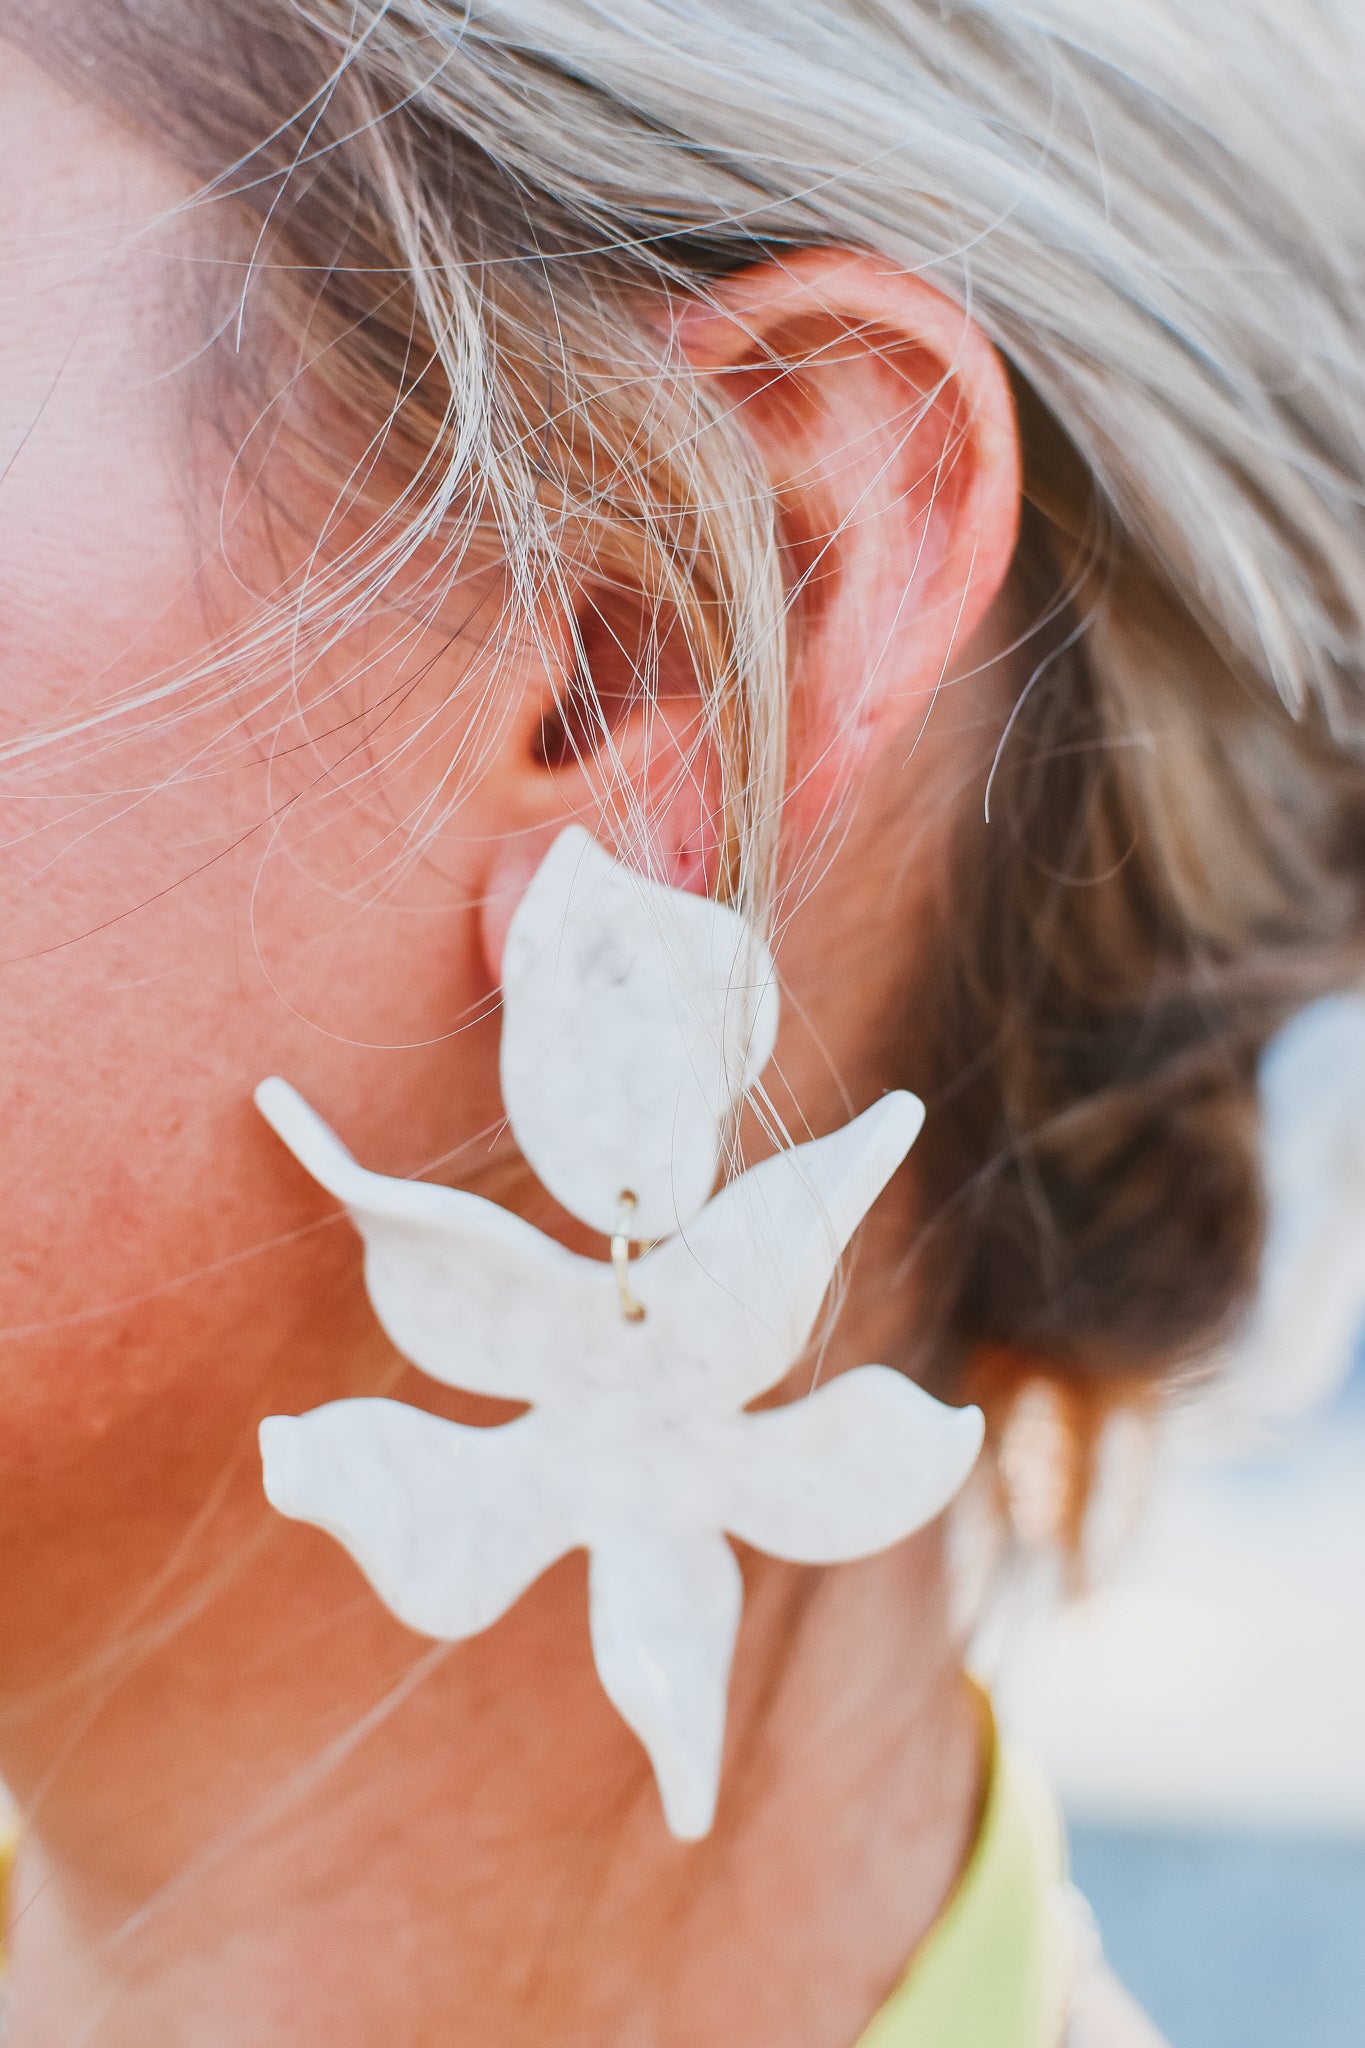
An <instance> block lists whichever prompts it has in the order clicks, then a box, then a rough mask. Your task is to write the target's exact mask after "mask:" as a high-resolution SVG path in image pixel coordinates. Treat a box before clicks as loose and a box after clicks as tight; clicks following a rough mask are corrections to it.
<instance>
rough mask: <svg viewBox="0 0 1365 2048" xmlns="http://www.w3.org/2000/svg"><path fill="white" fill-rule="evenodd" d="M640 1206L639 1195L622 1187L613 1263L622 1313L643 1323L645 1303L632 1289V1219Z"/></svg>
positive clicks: (613, 1233)
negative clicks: (638, 1298)
mask: <svg viewBox="0 0 1365 2048" xmlns="http://www.w3.org/2000/svg"><path fill="white" fill-rule="evenodd" d="M639 1206H640V1203H639V1198H638V1196H636V1195H635V1194H633V1193H632V1192H631V1190H630V1189H629V1188H622V1190H621V1199H620V1203H619V1205H618V1207H617V1210H616V1228H615V1230H613V1232H612V1234H611V1264H612V1270H613V1272H614V1273H615V1275H616V1292H617V1293H618V1294H619V1295H620V1297H621V1313H622V1315H623V1316H624V1317H625V1319H626V1321H627V1322H628V1323H642V1322H643V1321H644V1319H645V1314H646V1310H645V1305H644V1303H643V1302H642V1301H637V1300H636V1298H635V1296H634V1295H633V1294H632V1293H631V1291H630V1219H631V1217H632V1216H633V1215H634V1214H635V1211H636V1210H637V1209H638V1208H639Z"/></svg>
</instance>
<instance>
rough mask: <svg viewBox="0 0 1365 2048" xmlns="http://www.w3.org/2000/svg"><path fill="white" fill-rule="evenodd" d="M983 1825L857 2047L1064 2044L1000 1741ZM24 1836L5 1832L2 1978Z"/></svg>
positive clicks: (1050, 1912)
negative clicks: (12, 1883)
mask: <svg viewBox="0 0 1365 2048" xmlns="http://www.w3.org/2000/svg"><path fill="white" fill-rule="evenodd" d="M991 1736H992V1741H993V1743H994V1750H993V1757H992V1762H991V1766H990V1782H989V1784H988V1786H987V1790H986V1799H985V1806H984V1810H983V1813H982V1818H981V1829H980V1832H979V1834H978V1836H977V1842H976V1847H975V1849H974V1850H973V1851H972V1856H971V1861H970V1862H969V1863H968V1865H967V1868H966V1869H965V1870H964V1871H963V1873H962V1876H961V1878H960V1879H959V1880H958V1884H957V1888H956V1890H955V1891H954V1893H953V1895H952V1897H951V1898H950V1899H949V1901H948V1904H947V1905H946V1906H945V1908H944V1910H943V1912H942V1913H941V1914H940V1916H939V1919H938V1922H937V1925H936V1926H935V1927H934V1928H933V1929H932V1931H931V1932H930V1934H929V1936H928V1938H927V1939H926V1940H925V1942H924V1943H923V1945H922V1947H921V1948H920V1951H919V1953H918V1954H917V1955H916V1956H915V1958H914V1959H913V1961H912V1962H911V1964H910V1967H909V1969H908V1970H907V1971H906V1974H905V1976H904V1978H903V1979H902V1981H901V1983H900V1985H899V1987H898V1988H897V1990H896V1991H895V1992H893V1993H892V1996H891V1999H890V2002H889V2003H888V2004H887V2005H886V2006H884V2007H883V2009H882V2011H881V2012H880V2013H879V2014H878V2016H877V2018H876V2019H875V2020H873V2022H872V2025H871V2026H870V2027H869V2028H868V2029H867V2031H866V2033H865V2034H864V2035H863V2037H862V2039H861V2041H860V2042H859V2043H858V2044H857V2048H1058V2044H1059V2042H1060V2040H1061V2032H1062V2026H1063V2019H1064V2013H1065V2007H1066V1999H1067V1993H1068V1990H1069V1985H1068V1964H1069V1953H1068V1950H1069V1944H1068V1941H1067V1938H1066V1933H1065V1928H1064V1923H1063V1919H1062V1916H1061V1913H1060V1912H1059V1910H1058V1900H1059V1896H1060V1891H1061V1885H1062V1881H1063V1875H1064V1861H1065V1851H1064V1845H1063V1838H1062V1829H1061V1823H1060V1820H1059V1818H1058V1814H1057V1809H1056V1806H1055V1805H1054V1803H1053V1801H1052V1798H1051V1795H1050V1794H1049V1793H1048V1791H1047V1789H1046V1787H1045V1786H1044V1785H1043V1783H1042V1780H1041V1779H1040V1778H1038V1777H1037V1776H1036V1774H1035V1773H1034V1772H1033V1771H1032V1770H1031V1769H1030V1768H1029V1767H1028V1766H1027V1765H1026V1764H1024V1763H1023V1762H1022V1761H1021V1760H1020V1759H1019V1758H1018V1757H1015V1756H1012V1755H1011V1753H1010V1752H1009V1751H1008V1750H1007V1749H1006V1748H1004V1747H1003V1745H1002V1744H1001V1743H1000V1742H999V1741H998V1740H996V1739H995V1736H994V1724H993V1722H992V1723H991ZM16 1846H17V1836H16V1835H15V1833H14V1832H13V1831H12V1830H9V1831H5V1830H3V1829H0V1977H3V1974H4V1948H3V1935H4V1929H5V1926H6V1919H7V1909H6V1894H7V1892H8V1889H9V1879H10V1875H11V1873H12V1871H13V1868H14V1854H15V1848H16Z"/></svg>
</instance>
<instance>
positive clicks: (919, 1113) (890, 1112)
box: [876, 1088, 924, 1152]
mask: <svg viewBox="0 0 1365 2048" xmlns="http://www.w3.org/2000/svg"><path fill="white" fill-rule="evenodd" d="M876 1106H877V1108H878V1109H879V1110H880V1112H881V1116H882V1121H883V1123H885V1124H886V1125H887V1127H888V1129H889V1130H891V1131H894V1133H895V1135H896V1137H897V1139H898V1140H899V1142H900V1144H901V1147H902V1151H903V1152H908V1151H909V1150H910V1147H911V1146H912V1145H913V1144H914V1142H915V1140H916V1138H917V1137H918V1136H919V1134H920V1132H921V1131H922V1130H923V1129H924V1104H923V1103H922V1102H921V1101H920V1099H919V1097H918V1095H912V1094H911V1093H910V1090H909V1089H908V1088H893V1089H892V1091H891V1093H890V1094H889V1095H884V1096H883V1097H882V1099H881V1101H880V1102H879V1103H878V1104H877V1105H876Z"/></svg>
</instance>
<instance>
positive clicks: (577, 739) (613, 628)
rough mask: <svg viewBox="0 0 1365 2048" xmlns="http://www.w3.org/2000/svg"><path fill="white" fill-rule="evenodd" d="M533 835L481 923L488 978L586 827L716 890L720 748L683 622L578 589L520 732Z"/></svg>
mask: <svg viewBox="0 0 1365 2048" xmlns="http://www.w3.org/2000/svg"><path fill="white" fill-rule="evenodd" d="M509 749H510V753H511V755H512V756H513V757H514V758H512V759H510V760H509V762H508V764H507V766H508V770H509V772H510V778H511V781H512V783H513V784H514V789H513V790H512V791H511V792H510V793H511V794H512V795H513V796H514V800H515V810H516V814H517V816H518V818H519V819H520V820H521V826H522V829H521V830H520V831H518V832H516V833H504V834H502V835H500V837H499V839H498V842H497V843H496V845H495V847H494V849H493V853H492V860H491V865H490V869H489V872H488V875H487V879H486V883H485V887H484V892H483V906H482V916H481V926H482V942H483V952H484V957H485V963H486V966H487V968H488V972H489V976H490V980H491V981H492V982H494V983H496V982H497V981H498V980H499V979H500V974H501V963H502V953H503V946H504V943H505V940H506V935H507V928H508V925H509V924H510V922H511V919H512V916H513V913H514V912H515V910H516V908H517V905H518V904H519V902H520V901H521V898H522V896H523V894H524V893H525V890H526V887H527V885H528V883H529V882H530V879H531V877H532V875H533V874H534V873H535V871H536V869H537V867H538V866H539V865H540V862H541V861H542V859H543V858H544V856H545V855H546V853H547V852H548V851H549V848H550V846H551V844H552V843H553V841H554V840H555V839H556V838H557V836H558V835H559V833H560V832H561V831H562V830H563V829H564V827H565V826H566V825H569V824H578V825H581V826H583V827H584V829H585V830H586V831H587V832H588V833H589V834H590V835H591V836H592V837H593V838H594V839H595V840H597V841H598V842H599V843H600V844H601V845H602V846H604V847H606V848H608V849H609V850H610V851H611V852H612V853H613V854H614V855H615V856H616V857H617V858H619V859H621V860H623V861H625V862H626V863H627V864H628V865H630V866H631V867H633V868H635V869H636V870H637V871H639V872H640V873H642V874H646V875H648V876H650V877H651V879H653V880H654V881H656V882H660V883H663V884H664V885H665V886H666V887H668V888H671V889H677V890H683V891H686V892H687V893H689V894H695V895H708V894H710V893H711V892H712V890H713V889H714V886H715V883H716V879H717V871H718V866H719V861H720V842H721V837H722V833H721V824H720V817H721V810H722V803H721V797H720V764H719V752H718V746H717V741H716V736H715V733H714V731H713V729H712V724H711V721H710V719H709V718H708V716H707V711H706V706H705V704H704V702H703V692H702V684H701V680H700V677H699V675H698V672H697V665H696V663H695V661H694V660H693V657H692V655H691V652H690V650H689V648H688V646H687V641H686V635H685V634H684V632H683V630H682V627H681V625H680V624H679V623H678V622H677V621H676V620H675V619H674V618H673V616H672V615H671V614H669V613H667V612H664V611H659V610H651V609H650V608H649V607H647V606H646V604H645V603H644V601H643V599H641V598H636V597H632V596H631V595H630V594H628V593H626V592H623V591H621V590H620V589H617V588H613V589H610V590H608V589H603V590H600V591H598V590H593V589H591V588H589V589H587V590H585V591H584V592H582V593H580V596H579V601H578V604H577V606H576V609H575V616H574V619H573V621H572V628H571V630H569V631H566V633H565V635H564V637H563V652H562V655H561V657H560V659H559V660H558V662H557V665H556V672H555V673H554V674H552V675H549V676H548V677H547V679H546V682H545V686H544V690H543V695H542V698H541V699H540V701H539V703H538V704H537V705H535V706H533V707H532V708H531V710H530V711H529V712H528V715H527V716H526V717H525V718H524V719H523V720H522V721H521V722H520V725H519V727H518V728H517V729H515V730H513V731H512V732H511V733H509Z"/></svg>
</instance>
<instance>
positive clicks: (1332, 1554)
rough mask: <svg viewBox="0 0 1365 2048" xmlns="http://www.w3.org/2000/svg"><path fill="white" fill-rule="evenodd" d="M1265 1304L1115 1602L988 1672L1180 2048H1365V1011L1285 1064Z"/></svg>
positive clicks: (1363, 1004)
mask: <svg viewBox="0 0 1365 2048" xmlns="http://www.w3.org/2000/svg"><path fill="white" fill-rule="evenodd" d="M1263 1098H1264V1108H1265V1145H1266V1155H1267V1156H1266V1166H1267V1176H1268V1181H1269V1186H1270V1189H1271V1195H1272V1230H1271V1238H1270V1243H1269V1246H1268V1251H1267V1257H1266V1262H1265V1275H1264V1280H1263V1285H1262V1296H1261V1302H1260V1305H1259V1308H1258V1312H1257V1315H1256V1317H1255V1319H1254V1321H1253V1323H1252V1325H1251V1327H1250V1329H1249V1330H1248V1332H1247V1334H1246V1336H1245V1339H1244V1340H1243V1341H1242V1342H1241V1343H1240V1344H1239V1345H1238V1346H1237V1347H1236V1348H1235V1349H1234V1351H1233V1353H1232V1355H1231V1357H1230V1358H1229V1360H1228V1361H1227V1370H1226V1374H1225V1376H1224V1379H1223V1381H1222V1382H1221V1383H1220V1385H1219V1387H1218V1388H1217V1390H1216V1391H1211V1392H1209V1393H1207V1394H1204V1395H1201V1396H1197V1397H1195V1398H1193V1399H1192V1400H1191V1401H1190V1402H1189V1403H1187V1404H1186V1405H1185V1406H1184V1407H1183V1408H1182V1410H1181V1412H1180V1413H1179V1414H1178V1415H1177V1416H1176V1417H1175V1418H1174V1419H1173V1420H1172V1421H1171V1422H1170V1424H1168V1425H1167V1426H1166V1427H1165V1428H1164V1430H1163V1434H1162V1440H1161V1442H1160V1444H1159V1446H1158V1447H1157V1455H1156V1458H1155V1461H1154V1463H1153V1466H1152V1468H1151V1470H1152V1476H1151V1480H1150V1491H1149V1494H1148V1499H1147V1505H1146V1509H1145V1511H1144V1513H1143V1515H1142V1517H1141V1519H1140V1521H1139V1523H1138V1524H1137V1527H1136V1530H1135V1533H1134V1535H1133V1536H1132V1538H1131V1540H1130V1541H1129V1543H1128V1544H1127V1546H1126V1548H1125V1549H1124V1551H1123V1553H1122V1554H1121V1556H1120V1558H1119V1560H1118V1562H1117V1563H1116V1564H1115V1565H1114V1566H1113V1567H1112V1568H1111V1569H1110V1570H1109V1571H1108V1573H1107V1574H1106V1575H1105V1576H1104V1578H1103V1580H1102V1582H1101V1583H1100V1585H1099V1586H1098V1588H1097V1590H1095V1591H1094V1592H1093V1593H1091V1594H1089V1595H1088V1596H1086V1597H1085V1598H1083V1599H1081V1600H1080V1601H1078V1602H1076V1603H1074V1604H1071V1605H1067V1606H1063V1607H1061V1608H1060V1609H1059V1608H1058V1607H1057V1605H1056V1603H1055V1602H1052V1601H1047V1600H1046V1599H1043V1600H1040V1601H1039V1602H1038V1603H1037V1605H1036V1606H1035V1608H1034V1611H1033V1612H1032V1613H1031V1614H1030V1615H1029V1616H1028V1617H1027V1618H1026V1620H1025V1621H1024V1622H1017V1623H1016V1625H1015V1626H1014V1627H1013V1628H1012V1630H1011V1632H1010V1635H1009V1639H1008V1641H1007V1642H1006V1643H1004V1644H1003V1646H1002V1645H1001V1644H1000V1643H999V1642H996V1643H994V1644H993V1645H992V1646H991V1648H990V1650H989V1652H988V1662H989V1664H990V1667H991V1668H990V1674H989V1675H990V1677H991V1681H992V1683H993V1685H994V1688H995V1691H996V1696H997V1701H998V1704H999V1707H1000V1710H1001V1714H1002V1718H1003V1720H1004V1721H1005V1723H1006V1724H1007V1726H1008V1727H1010V1729H1011V1730H1012V1731H1013V1732H1014V1733H1015V1734H1016V1735H1017V1736H1018V1738H1019V1739H1020V1740H1022V1741H1023V1742H1025V1743H1026V1744H1027V1745H1028V1746H1029V1747H1030V1748H1031V1749H1032V1750H1033V1751H1034V1752H1035V1754H1037V1755H1038V1756H1039V1757H1040V1759H1041V1761H1042V1762H1043V1764H1044V1767H1045V1768H1046V1769H1047V1771H1048V1773H1049V1775H1050V1777H1051V1779H1052V1782H1053V1784H1054V1785H1055V1786H1056V1787H1057V1789H1058V1791H1059V1793H1060V1795H1061V1797H1062V1800H1063V1802H1064V1805H1065V1807H1066V1810H1067V1814H1068V1818H1069V1823H1070V1828H1071V1842H1072V1859H1073V1874H1074V1876H1075V1878H1076V1881H1077V1883H1078V1884H1079V1885H1080V1887H1081V1889H1082V1890H1083V1891H1084V1892H1085V1894H1086V1896H1087V1897H1088V1898H1089V1900H1090V1902H1091V1905H1092V1906H1093V1908H1094V1911H1095V1915H1096V1918H1097V1919H1098V1921H1099V1923H1100V1928H1101V1931H1102V1933H1103V1936H1104V1941H1105V1946H1106V1949H1107V1951H1108V1953H1109V1956H1110V1959H1111V1961H1112V1962H1113V1964H1114V1966H1115V1968H1116V1970H1117V1971H1118V1973H1119V1974H1120V1975H1121V1976H1122V1977H1123V1978H1124V1979H1125V1980H1126V1981H1127V1983H1128V1984H1129V1986H1130V1987H1131V1989H1132V1990H1133V1992H1134V1994H1135V1995H1136V1996H1137V1997H1138V1999H1139V2000H1140V2001H1141V2002H1142V2003H1143V2004H1144V2005H1145V2006H1146V2007H1147V2009H1148V2010H1149V2012H1150V2013H1151V2015H1152V2018H1153V2019H1154V2020H1155V2021H1156V2023H1157V2024H1158V2025H1159V2026H1160V2028H1161V2029H1162V2031H1163V2032H1164V2033H1165V2034H1166V2035H1167V2037H1168V2039H1169V2041H1170V2042H1171V2044H1172V2048H1289V2044H1293V2048H1361V2044H1362V2043H1365V999H1356V998H1348V999H1336V1000H1334V1001H1332V1002H1331V1003H1325V1004H1320V1005H1317V1006H1315V1008H1314V1009H1313V1010H1311V1011H1308V1012H1305V1013H1304V1015H1303V1016H1302V1017H1301V1018H1300V1019H1298V1020H1297V1021H1296V1022H1295V1024H1294V1025H1292V1026H1291V1027H1290V1028H1289V1030H1288V1031H1287V1032H1286V1033H1285V1034H1284V1036H1283V1037H1282V1039H1281V1040H1280V1041H1279V1043H1278V1044H1277V1045H1276V1046H1275V1048H1274V1049H1273V1050H1272V1053H1271V1055H1270V1057H1269V1059H1268V1060H1267V1063H1266V1068H1265V1075H1264V1084H1263Z"/></svg>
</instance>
